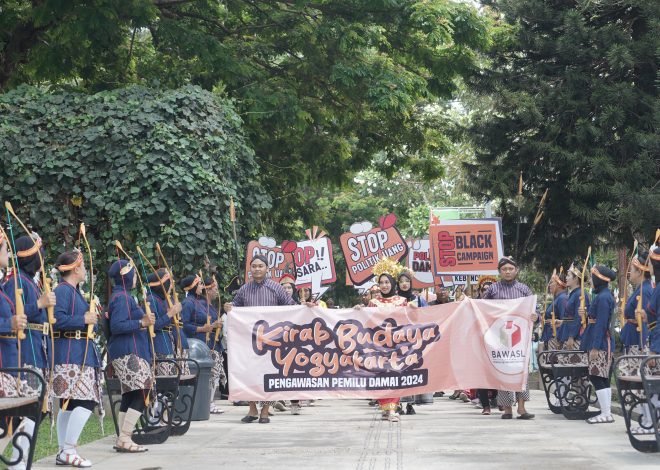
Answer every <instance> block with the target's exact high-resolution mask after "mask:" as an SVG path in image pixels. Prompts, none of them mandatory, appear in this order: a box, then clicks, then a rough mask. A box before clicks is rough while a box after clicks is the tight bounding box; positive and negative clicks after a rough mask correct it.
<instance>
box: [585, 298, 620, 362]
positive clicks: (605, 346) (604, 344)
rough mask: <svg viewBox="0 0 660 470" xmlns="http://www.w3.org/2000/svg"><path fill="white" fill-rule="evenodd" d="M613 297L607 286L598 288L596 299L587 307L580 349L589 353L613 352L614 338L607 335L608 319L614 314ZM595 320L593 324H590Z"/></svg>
mask: <svg viewBox="0 0 660 470" xmlns="http://www.w3.org/2000/svg"><path fill="white" fill-rule="evenodd" d="M614 306H615V303H614V297H613V296H612V293H611V292H610V290H609V289H608V288H607V286H600V287H599V288H598V289H597V290H596V297H595V298H594V300H593V302H592V303H591V305H590V306H589V313H588V318H589V322H587V328H586V329H585V330H584V334H583V335H582V344H581V345H580V346H581V349H582V350H584V351H587V352H588V351H590V350H592V349H599V350H601V351H613V350H614V338H611V337H610V335H609V326H610V318H611V317H612V313H613V312H614ZM594 320H595V323H592V322H593V321H594Z"/></svg>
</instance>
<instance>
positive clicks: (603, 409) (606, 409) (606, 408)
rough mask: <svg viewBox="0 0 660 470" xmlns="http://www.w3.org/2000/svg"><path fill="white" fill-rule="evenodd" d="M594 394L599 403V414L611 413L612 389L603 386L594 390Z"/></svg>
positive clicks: (606, 414)
mask: <svg viewBox="0 0 660 470" xmlns="http://www.w3.org/2000/svg"><path fill="white" fill-rule="evenodd" d="M596 396H597V397H598V403H600V414H602V415H603V416H611V415H612V389H611V388H603V389H601V390H596Z"/></svg>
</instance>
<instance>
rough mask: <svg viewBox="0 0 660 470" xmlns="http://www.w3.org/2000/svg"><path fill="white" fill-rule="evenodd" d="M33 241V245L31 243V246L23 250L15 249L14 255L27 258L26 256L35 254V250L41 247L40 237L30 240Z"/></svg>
mask: <svg viewBox="0 0 660 470" xmlns="http://www.w3.org/2000/svg"><path fill="white" fill-rule="evenodd" d="M32 241H33V242H34V245H32V247H31V248H28V249H27V250H23V251H17V252H16V256H18V257H19V258H27V257H28V256H32V255H33V254H35V253H36V252H37V251H39V248H41V238H37V239H36V240H32Z"/></svg>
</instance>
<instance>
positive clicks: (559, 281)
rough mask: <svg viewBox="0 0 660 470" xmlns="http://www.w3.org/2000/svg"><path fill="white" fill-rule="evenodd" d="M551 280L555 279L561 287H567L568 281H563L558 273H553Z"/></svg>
mask: <svg viewBox="0 0 660 470" xmlns="http://www.w3.org/2000/svg"><path fill="white" fill-rule="evenodd" d="M550 280H551V281H555V284H557V285H558V286H560V287H566V283H565V282H564V281H562V280H561V279H560V278H559V276H557V275H556V274H553V275H552V278H551V279H550Z"/></svg>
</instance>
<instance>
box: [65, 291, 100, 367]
mask: <svg viewBox="0 0 660 470" xmlns="http://www.w3.org/2000/svg"><path fill="white" fill-rule="evenodd" d="M55 296H56V297H57V303H56V304H55V319H56V320H57V321H56V322H55V325H54V328H55V331H59V332H60V335H61V337H60V338H55V358H54V359H55V364H56V365H58V364H78V365H82V363H83V358H85V365H87V366H89V367H100V365H101V362H100V360H99V353H98V350H97V349H96V344H95V343H94V341H93V340H87V339H85V338H81V339H75V338H65V337H64V334H63V333H64V332H65V331H76V330H80V331H83V332H87V325H86V324H85V313H87V312H88V311H89V304H88V303H87V301H86V300H85V299H84V298H83V296H82V294H81V293H80V291H79V290H78V289H77V288H76V287H74V286H72V285H71V284H69V283H68V282H66V281H64V282H62V283H60V285H58V286H57V288H56V289H55ZM94 330H95V331H97V330H98V328H94ZM85 349H87V356H85Z"/></svg>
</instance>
